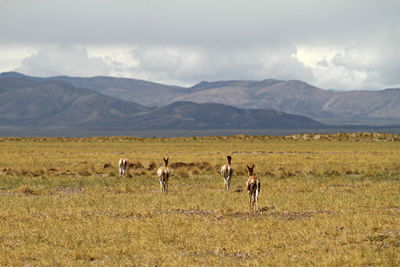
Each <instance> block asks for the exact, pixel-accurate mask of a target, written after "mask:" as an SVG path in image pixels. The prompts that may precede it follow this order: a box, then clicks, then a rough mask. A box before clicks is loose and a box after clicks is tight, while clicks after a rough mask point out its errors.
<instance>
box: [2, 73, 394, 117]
mask: <svg viewBox="0 0 400 267" xmlns="http://www.w3.org/2000/svg"><path fill="white" fill-rule="evenodd" d="M10 76H16V77H21V76H22V77H24V78H27V79H33V80H41V81H43V80H62V81H67V82H69V83H71V84H73V85H74V86H76V87H83V88H90V89H93V90H95V91H97V92H99V93H102V94H105V95H108V96H112V97H115V98H118V99H121V100H125V101H132V102H136V103H140V104H142V105H145V106H150V107H163V106H166V105H168V104H171V103H173V102H177V101H183V102H185V101H189V102H195V103H219V104H225V105H229V106H234V107H237V108H241V109H274V110H278V111H282V112H286V113H290V114H298V115H303V116H307V117H310V118H312V119H315V120H322V121H329V122H333V123H335V122H343V121H348V122H350V123H356V124H357V123H360V122H364V123H365V122H378V121H384V122H385V123H389V124H390V123H391V122H400V104H399V103H400V89H386V90H380V91H362V90H361V91H348V92H338V91H332V90H323V89H320V88H317V87H315V86H312V85H309V84H307V83H305V82H302V81H297V80H291V81H280V80H274V79H267V80H262V81H240V80H232V81H216V82H201V83H199V84H197V85H195V86H193V87H189V88H184V87H179V86H168V85H163V84H158V83H152V82H147V81H142V80H135V79H125V78H111V77H92V78H77V77H67V76H59V77H49V78H39V77H29V76H25V75H23V74H20V73H15V72H9V73H2V74H0V78H1V77H10Z"/></svg>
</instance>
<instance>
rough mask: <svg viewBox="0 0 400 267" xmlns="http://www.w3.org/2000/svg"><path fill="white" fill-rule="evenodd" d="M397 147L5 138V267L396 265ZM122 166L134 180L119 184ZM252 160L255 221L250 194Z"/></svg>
mask: <svg viewBox="0 0 400 267" xmlns="http://www.w3.org/2000/svg"><path fill="white" fill-rule="evenodd" d="M399 140H400V139H399V136H398V135H384V134H368V133H359V134H336V135H333V134H332V135H296V136H289V137H282V138H277V137H268V136H264V137H250V136H244V135H243V136H233V137H217V136H213V137H206V138H128V137H110V138H76V139H68V138H23V139H19V138H2V139H0V205H1V207H2V208H1V209H0V217H1V219H0V265H14V266H15V265H25V264H33V265H53V264H61V265H88V264H96V265H163V266H170V265H219V266H221V265H252V266H253V265H262V266H265V265H284V266H287V265H389V266H390V265H392V266H394V265H399V264H400V227H399V225H400V186H399V183H400V161H399V159H400V142H399ZM227 154H230V155H232V157H233V160H232V165H233V167H234V168H235V176H234V177H233V181H232V185H231V191H230V192H225V191H224V184H223V180H222V178H221V176H220V175H219V174H218V170H219V167H220V166H221V165H222V164H223V163H225V161H226V155H227ZM166 155H168V156H169V157H170V165H171V169H172V174H173V176H172V177H171V179H170V183H169V185H170V186H169V189H170V193H169V194H168V195H162V194H160V192H159V190H160V187H159V182H158V179H157V177H156V173H155V171H156V169H157V167H158V166H160V165H161V163H162V157H163V156H166ZM121 157H126V158H128V159H129V160H130V162H133V163H136V166H135V167H134V168H133V169H132V170H131V172H130V174H131V175H132V177H128V178H126V177H118V169H117V163H118V160H119V158H121ZM252 162H254V163H255V164H256V167H255V174H256V175H257V176H258V177H259V178H260V179H261V195H260V199H259V207H260V211H259V212H258V213H249V212H248V210H247V209H248V202H247V201H248V197H247V193H246V192H245V191H244V184H245V181H246V175H247V174H246V169H245V165H246V164H250V163H252ZM139 163H140V164H139Z"/></svg>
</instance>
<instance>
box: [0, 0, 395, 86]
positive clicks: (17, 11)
mask: <svg viewBox="0 0 400 267" xmlns="http://www.w3.org/2000/svg"><path fill="white" fill-rule="evenodd" d="M398 10H400V2H399V1H390V0H389V1H384V2H382V1H375V0H363V1H361V0H355V1H350V2H349V1H317V0H302V1H289V0H283V1H279V2H277V1H258V0H254V1H251V2H244V1H239V0H231V1H225V0H221V1H218V2H215V1H179V0H172V1H158V0H152V1H125V0H117V1H113V2H109V1H101V0H99V1H94V0H88V1H76V0H71V1H57V0H55V1H44V0H37V1H25V0H21V1H18V3H17V2H15V1H4V0H0V36H2V40H1V42H0V62H1V63H0V71H10V70H16V71H20V72H23V73H25V74H29V75H38V76H53V75H72V76H95V75H110V76H118V77H130V78H137V79H146V80H151V81H157V82H164V83H169V84H177V85H193V84H195V83H197V82H200V81H203V80H208V81H213V80H230V79H245V80H250V79H251V80H253V79H255V80H262V79H268V78H274V79H283V80H290V79H298V80H303V81H306V82H308V83H311V84H313V85H315V86H318V87H321V88H326V89H336V90H354V89H368V90H370V89H382V88H388V87H400V76H398V73H399V71H400V63H399V62H400V49H399V47H398V44H399V43H400V19H399V16H398V14H397V13H398ZM9 51H13V52H12V53H10V52H9ZM27 51H29V53H28V52H27Z"/></svg>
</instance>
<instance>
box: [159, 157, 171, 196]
mask: <svg viewBox="0 0 400 267" xmlns="http://www.w3.org/2000/svg"><path fill="white" fill-rule="evenodd" d="M163 160H164V166H162V167H160V168H158V170H157V175H158V179H159V180H160V186H161V193H168V179H169V176H170V175H171V171H170V170H169V168H168V160H169V157H167V158H166V159H165V158H164V157H163Z"/></svg>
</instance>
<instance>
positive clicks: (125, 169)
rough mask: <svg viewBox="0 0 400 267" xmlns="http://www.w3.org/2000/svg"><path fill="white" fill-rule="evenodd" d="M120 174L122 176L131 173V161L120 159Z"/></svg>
mask: <svg viewBox="0 0 400 267" xmlns="http://www.w3.org/2000/svg"><path fill="white" fill-rule="evenodd" d="M119 175H120V176H124V175H126V176H128V175H129V161H128V160H127V159H120V160H119Z"/></svg>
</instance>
